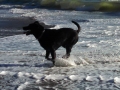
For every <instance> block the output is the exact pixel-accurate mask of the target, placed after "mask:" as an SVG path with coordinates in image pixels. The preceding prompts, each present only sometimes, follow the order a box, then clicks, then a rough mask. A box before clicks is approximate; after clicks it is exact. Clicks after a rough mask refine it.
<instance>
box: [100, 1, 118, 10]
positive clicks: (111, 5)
mask: <svg viewBox="0 0 120 90" xmlns="http://www.w3.org/2000/svg"><path fill="white" fill-rule="evenodd" d="M99 10H100V11H120V2H101V3H100V5H99Z"/></svg>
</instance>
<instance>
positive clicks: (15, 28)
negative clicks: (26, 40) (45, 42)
mask: <svg viewBox="0 0 120 90" xmlns="http://www.w3.org/2000/svg"><path fill="white" fill-rule="evenodd" d="M34 21H36V20H35V19H34V18H25V17H17V18H0V38H2V37H6V36H13V35H18V34H23V30H22V27H24V26H27V25H29V24H30V23H33V22H34ZM40 24H41V25H43V26H44V27H45V28H50V27H54V25H45V24H44V23H42V22H40Z"/></svg>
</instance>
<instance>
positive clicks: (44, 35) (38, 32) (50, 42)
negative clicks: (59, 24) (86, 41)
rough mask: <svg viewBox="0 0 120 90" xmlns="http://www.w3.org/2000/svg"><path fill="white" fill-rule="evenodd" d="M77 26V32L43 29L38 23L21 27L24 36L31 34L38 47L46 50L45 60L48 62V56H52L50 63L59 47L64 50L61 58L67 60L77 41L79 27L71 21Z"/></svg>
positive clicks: (68, 29) (61, 29)
mask: <svg viewBox="0 0 120 90" xmlns="http://www.w3.org/2000/svg"><path fill="white" fill-rule="evenodd" d="M72 22H73V23H74V24H75V25H77V27H78V30H74V29H72V28H60V29H44V27H43V26H42V25H40V24H39V22H38V21H36V22H34V23H32V24H29V25H28V26H25V27H23V30H24V32H25V34H26V35H30V34H33V35H34V36H35V38H36V39H37V40H38V41H39V43H40V45H41V46H42V47H43V48H44V49H45V50H46V56H45V58H46V59H48V60H50V58H49V54H51V56H52V59H51V60H52V61H53V63H54V60H55V58H56V52H55V51H56V50H57V49H58V48H59V47H61V46H62V47H64V48H65V49H66V55H64V56H63V58H68V57H69V56H70V53H71V49H72V47H73V45H75V44H76V43H77V41H78V38H79V37H78V33H79V32H80V29H81V28H80V26H79V24H78V23H77V22H75V21H72Z"/></svg>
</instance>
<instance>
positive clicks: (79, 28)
mask: <svg viewBox="0 0 120 90" xmlns="http://www.w3.org/2000/svg"><path fill="white" fill-rule="evenodd" d="M72 23H74V24H75V25H76V26H77V27H78V30H77V33H79V32H80V30H81V27H80V25H79V24H78V23H77V22H75V21H72Z"/></svg>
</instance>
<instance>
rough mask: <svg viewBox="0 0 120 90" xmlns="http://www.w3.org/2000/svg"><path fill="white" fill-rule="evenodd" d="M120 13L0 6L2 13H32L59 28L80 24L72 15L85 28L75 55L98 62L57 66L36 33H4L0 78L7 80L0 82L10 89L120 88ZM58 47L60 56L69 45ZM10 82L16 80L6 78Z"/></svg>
mask: <svg viewBox="0 0 120 90" xmlns="http://www.w3.org/2000/svg"><path fill="white" fill-rule="evenodd" d="M6 7H9V6H6ZM3 12H4V13H3ZM119 15H120V13H119V12H116V13H103V12H85V11H63V10H49V9H40V8H34V9H22V8H9V9H0V17H1V18H8V17H9V18H14V17H18V18H22V17H25V18H28V17H32V18H35V19H36V20H38V21H40V22H45V23H46V24H51V25H56V27H55V28H61V27H70V28H74V29H77V27H76V26H75V25H74V24H73V23H71V20H75V21H77V22H78V23H79V24H80V26H81V28H82V29H81V32H80V33H79V41H78V43H77V44H76V45H75V46H74V47H73V49H72V52H71V54H72V55H74V56H76V57H81V58H82V59H84V60H88V61H94V62H95V63H92V64H88V65H81V64H79V65H77V66H75V67H53V66H52V63H51V62H50V61H47V60H45V59H44V56H45V51H44V49H43V48H42V47H40V45H39V43H38V42H37V40H36V39H35V38H34V37H33V36H32V35H31V36H26V35H23V34H21V35H14V36H7V37H3V38H0V77H1V83H4V84H1V85H0V86H1V87H3V86H4V85H8V86H7V87H4V88H5V89H6V90H9V88H10V89H11V90H28V89H29V90H47V89H48V90H49V89H51V90H56V89H58V90H61V89H64V90H73V89H75V90H99V89H100V90H104V89H106V90H113V89H114V90H119V88H120V84H119V83H120V82H119V81H120V80H119V75H120V73H119V72H120V69H119V67H120V63H119V62H120V52H119V50H120V40H119V36H120V19H119ZM0 23H2V21H1V22H0ZM4 30H12V29H9V28H5V29H4ZM20 30H21V31H22V29H20ZM56 52H57V57H62V56H63V55H64V54H65V49H63V48H62V47H61V48H59V49H58V50H57V51H56ZM101 77H102V78H101ZM116 77H118V78H117V80H118V81H116ZM9 81H14V82H13V83H8V82H9Z"/></svg>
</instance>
